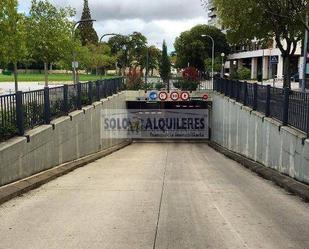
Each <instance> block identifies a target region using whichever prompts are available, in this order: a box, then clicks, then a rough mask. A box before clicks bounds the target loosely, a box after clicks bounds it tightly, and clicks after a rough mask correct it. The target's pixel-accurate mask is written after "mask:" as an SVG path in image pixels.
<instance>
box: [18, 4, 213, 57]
mask: <svg viewBox="0 0 309 249" xmlns="http://www.w3.org/2000/svg"><path fill="white" fill-rule="evenodd" d="M88 1H89V6H90V9H91V12H92V17H93V18H94V19H96V20H97V22H96V23H95V28H96V30H97V32H98V35H99V36H100V35H102V34H105V33H110V32H112V33H120V34H128V33H132V32H133V31H139V32H142V33H143V34H144V35H146V37H147V38H148V43H149V44H150V45H156V46H162V45H161V44H162V40H163V39H166V41H167V43H168V47H169V50H170V51H172V50H173V43H174V40H175V38H176V37H177V36H178V35H179V34H180V33H181V32H182V31H185V30H187V29H190V28H191V27H193V26H194V25H196V24H205V23H206V22H207V17H206V12H205V11H204V10H203V9H202V7H201V5H200V0H88ZM50 2H52V3H54V4H55V5H57V6H71V7H73V8H75V9H76V11H77V17H76V18H77V19H78V18H80V16H81V12H82V9H83V0H50ZM30 3H31V0H19V4H20V5H19V9H20V11H22V12H27V11H28V10H29V8H30Z"/></svg>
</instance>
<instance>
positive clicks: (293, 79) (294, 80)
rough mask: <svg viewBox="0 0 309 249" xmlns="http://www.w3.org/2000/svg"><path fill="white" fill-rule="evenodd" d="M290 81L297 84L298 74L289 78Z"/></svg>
mask: <svg viewBox="0 0 309 249" xmlns="http://www.w3.org/2000/svg"><path fill="white" fill-rule="evenodd" d="M291 81H293V82H299V73H296V74H294V75H293V76H292V77H291Z"/></svg>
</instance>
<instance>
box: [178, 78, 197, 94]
mask: <svg viewBox="0 0 309 249" xmlns="http://www.w3.org/2000/svg"><path fill="white" fill-rule="evenodd" d="M199 84H200V83H199V82H198V81H193V80H189V79H179V80H178V81H177V82H176V83H174V86H175V87H176V88H178V89H180V90H182V91H196V89H197V88H198V86H199Z"/></svg>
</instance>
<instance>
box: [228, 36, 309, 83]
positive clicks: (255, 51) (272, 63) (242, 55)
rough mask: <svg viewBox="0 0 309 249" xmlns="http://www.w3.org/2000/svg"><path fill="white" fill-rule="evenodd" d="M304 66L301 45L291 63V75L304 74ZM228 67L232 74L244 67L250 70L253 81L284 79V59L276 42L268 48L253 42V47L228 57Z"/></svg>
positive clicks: (246, 47)
mask: <svg viewBox="0 0 309 249" xmlns="http://www.w3.org/2000/svg"><path fill="white" fill-rule="evenodd" d="M302 65H303V57H302V56H301V43H299V44H298V46H297V49H296V52H295V55H294V56H293V58H292V61H291V66H292V67H291V75H295V74H297V73H300V72H302ZM227 67H228V68H229V71H230V73H233V72H235V71H237V70H239V69H241V68H242V67H246V68H248V69H250V70H251V79H252V80H267V79H277V80H282V79H283V57H282V54H281V51H280V49H279V48H277V45H276V42H275V41H274V40H273V42H271V43H270V44H269V46H267V47H263V46H259V45H258V42H257V41H256V42H254V41H253V42H252V46H245V47H241V48H240V49H239V50H236V51H235V50H234V52H232V54H230V55H229V57H228V62H227ZM300 75H302V74H301V73H300Z"/></svg>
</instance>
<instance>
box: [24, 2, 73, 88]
mask: <svg viewBox="0 0 309 249" xmlns="http://www.w3.org/2000/svg"><path fill="white" fill-rule="evenodd" d="M73 15H74V11H73V10H72V9H71V8H59V9H58V8H56V7H55V6H53V5H52V4H51V3H49V2H48V1H46V0H39V1H37V0H32V6H31V9H30V15H29V21H28V22H27V23H28V31H29V32H28V37H27V40H28V44H29V45H28V46H29V50H30V52H31V56H32V58H35V59H36V60H37V61H42V62H43V63H44V72H45V85H48V65H49V64H50V63H56V62H58V61H59V60H61V59H63V58H64V57H65V55H67V54H68V53H67V52H68V51H72V46H73V45H74V42H73V39H72V37H71V30H72V25H73V24H72V22H71V21H70V18H71V17H72V16H73Z"/></svg>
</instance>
